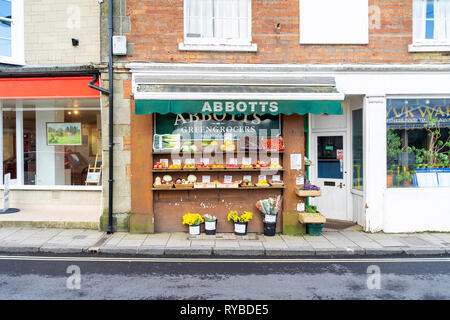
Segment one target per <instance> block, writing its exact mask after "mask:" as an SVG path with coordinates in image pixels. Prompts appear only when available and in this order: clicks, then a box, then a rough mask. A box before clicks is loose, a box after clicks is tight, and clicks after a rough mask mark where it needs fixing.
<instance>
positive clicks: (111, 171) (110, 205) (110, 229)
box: [107, 0, 114, 234]
mask: <svg viewBox="0 0 450 320" xmlns="http://www.w3.org/2000/svg"><path fill="white" fill-rule="evenodd" d="M113 31H114V29H113V0H109V180H108V181H109V188H108V189H109V190H108V191H109V196H108V202H109V203H108V210H109V211H108V230H107V233H108V234H111V233H113V216H112V213H113V182H114V180H113V177H114V169H113V167H114V166H113V164H114V161H113V160H114V157H113V146H114V143H113V98H114V93H113V79H114V73H113V52H112V51H113Z"/></svg>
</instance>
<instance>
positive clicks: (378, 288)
mask: <svg viewBox="0 0 450 320" xmlns="http://www.w3.org/2000/svg"><path fill="white" fill-rule="evenodd" d="M78 275H79V276H78ZM0 299H2V300H15V299H26V300H29V299H31V300H34V299H44V300H47V299H50V300H53V299H64V300H65V299H68V300H72V299H132V300H134V299H156V300H161V299H176V300H180V299H191V300H212V299H213V300H298V299H301V300H303V299H307V300H311V299H313V300H315V299H316V300H321V299H388V300H390V299H395V300H397V299H446V300H447V299H450V257H449V256H444V257H429V256H427V257H408V258H406V257H404V256H403V257H398V258H396V257H380V258H374V257H370V258H368V257H358V258H354V257H351V258H341V257H339V258H337V259H330V258H317V257H314V258H310V259H308V258H299V259H270V260H269V259H266V258H264V259H262V258H261V259H258V258H257V259H255V258H245V257H242V258H238V259H237V258H235V257H234V258H223V257H221V258H215V259H214V258H211V257H208V258H204V259H200V258H182V257H180V258H143V257H135V258H131V257H117V256H113V257H107V256H103V255H101V256H100V255H99V256H92V255H90V256H88V255H86V256H82V255H79V256H71V257H62V256H50V255H46V256H43V255H36V256H29V255H27V256H18V255H14V256H11V255H1V256H0Z"/></svg>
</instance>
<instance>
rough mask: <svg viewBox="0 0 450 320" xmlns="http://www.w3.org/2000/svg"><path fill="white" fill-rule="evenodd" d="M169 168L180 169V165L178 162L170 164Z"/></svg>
mask: <svg viewBox="0 0 450 320" xmlns="http://www.w3.org/2000/svg"><path fill="white" fill-rule="evenodd" d="M169 169H174V170H176V169H178V170H180V169H181V165H179V164H171V165H170V166H169Z"/></svg>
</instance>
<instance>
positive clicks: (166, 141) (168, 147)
mask: <svg viewBox="0 0 450 320" xmlns="http://www.w3.org/2000/svg"><path fill="white" fill-rule="evenodd" d="M180 139H181V137H180V135H179V134H155V135H154V136H153V150H154V151H179V150H180Z"/></svg>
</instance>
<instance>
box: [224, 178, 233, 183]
mask: <svg viewBox="0 0 450 320" xmlns="http://www.w3.org/2000/svg"><path fill="white" fill-rule="evenodd" d="M232 182H233V176H224V177H223V183H232Z"/></svg>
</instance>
